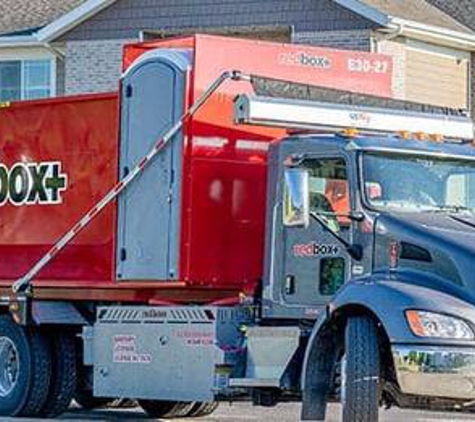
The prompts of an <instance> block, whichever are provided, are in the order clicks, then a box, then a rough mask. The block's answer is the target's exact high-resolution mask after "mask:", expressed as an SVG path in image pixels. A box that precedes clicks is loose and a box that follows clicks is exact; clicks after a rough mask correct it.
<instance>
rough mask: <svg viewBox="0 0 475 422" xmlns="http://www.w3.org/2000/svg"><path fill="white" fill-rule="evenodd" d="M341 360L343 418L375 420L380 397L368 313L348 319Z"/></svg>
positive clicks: (374, 341)
mask: <svg viewBox="0 0 475 422" xmlns="http://www.w3.org/2000/svg"><path fill="white" fill-rule="evenodd" d="M343 361H344V363H343V364H342V366H343V367H342V408H343V422H377V421H378V413H379V410H378V409H379V399H380V370H379V369H380V366H379V346H378V332H377V327H376V324H375V323H374V322H373V320H372V319H370V318H369V317H367V316H358V317H352V318H350V319H349V320H348V324H347V327H346V334H345V356H344V358H343Z"/></svg>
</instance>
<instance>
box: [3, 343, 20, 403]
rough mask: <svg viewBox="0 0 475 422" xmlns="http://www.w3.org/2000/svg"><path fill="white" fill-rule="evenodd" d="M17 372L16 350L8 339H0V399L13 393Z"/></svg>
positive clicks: (18, 364) (18, 365)
mask: <svg viewBox="0 0 475 422" xmlns="http://www.w3.org/2000/svg"><path fill="white" fill-rule="evenodd" d="M19 372H20V359H19V355H18V349H17V348H16V346H15V344H14V343H13V341H12V340H11V339H10V338H8V337H0V397H6V396H8V395H9V394H10V393H11V392H12V391H13V389H14V388H15V386H16V384H17V381H18V374H19Z"/></svg>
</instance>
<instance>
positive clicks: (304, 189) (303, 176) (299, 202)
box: [283, 168, 310, 227]
mask: <svg viewBox="0 0 475 422" xmlns="http://www.w3.org/2000/svg"><path fill="white" fill-rule="evenodd" d="M283 208H284V209H283V213H284V225H285V226H287V227H308V225H309V223H310V201H309V174H308V171H307V170H304V169H301V168H288V169H286V170H285V174H284V206H283Z"/></svg>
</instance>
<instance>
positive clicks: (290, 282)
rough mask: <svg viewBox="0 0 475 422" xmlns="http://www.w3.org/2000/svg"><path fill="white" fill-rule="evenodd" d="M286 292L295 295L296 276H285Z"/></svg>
mask: <svg viewBox="0 0 475 422" xmlns="http://www.w3.org/2000/svg"><path fill="white" fill-rule="evenodd" d="M285 294H286V295H293V294H295V276H293V275H287V276H286V277H285Z"/></svg>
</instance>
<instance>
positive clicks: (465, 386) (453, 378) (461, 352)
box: [392, 345, 475, 400]
mask: <svg viewBox="0 0 475 422" xmlns="http://www.w3.org/2000/svg"><path fill="white" fill-rule="evenodd" d="M392 353H393V358H394V366H395V369H396V374H397V380H398V382H399V386H400V388H401V390H402V392H403V393H405V394H414V395H420V396H430V397H444V398H451V399H462V400H463V399H468V400H473V399H475V349H466V348H457V347H443V346H430V347H429V346H418V345H417V346H410V345H393V346H392Z"/></svg>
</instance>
